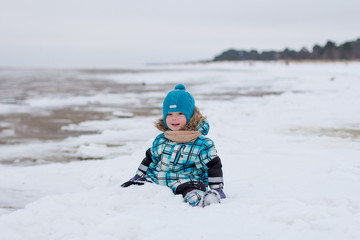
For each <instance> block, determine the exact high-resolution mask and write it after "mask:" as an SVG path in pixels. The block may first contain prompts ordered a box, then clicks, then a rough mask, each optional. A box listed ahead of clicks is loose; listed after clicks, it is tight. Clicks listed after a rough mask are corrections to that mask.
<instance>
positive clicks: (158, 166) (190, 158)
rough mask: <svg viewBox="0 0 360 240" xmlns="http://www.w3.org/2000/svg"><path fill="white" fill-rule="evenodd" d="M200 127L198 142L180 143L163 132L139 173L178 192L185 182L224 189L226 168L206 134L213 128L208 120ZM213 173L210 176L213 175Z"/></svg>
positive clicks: (157, 138) (154, 143) (141, 165)
mask: <svg viewBox="0 0 360 240" xmlns="http://www.w3.org/2000/svg"><path fill="white" fill-rule="evenodd" d="M198 129H199V130H200V131H201V133H202V135H200V136H199V137H198V138H197V139H196V140H195V141H194V142H189V143H177V142H173V141H170V140H169V139H167V138H166V137H165V134H164V133H162V134H159V135H158V136H157V137H156V138H155V140H154V142H153V144H152V147H151V148H150V151H147V154H146V155H147V156H146V158H145V159H144V160H143V162H142V164H140V167H139V169H138V171H137V175H139V176H142V177H145V178H146V179H147V180H149V181H152V182H154V183H157V184H160V185H163V186H168V187H169V188H171V189H172V191H173V192H174V193H175V194H179V193H177V192H176V190H177V188H178V187H179V186H180V185H183V184H189V183H194V182H200V183H202V184H204V186H206V187H207V186H208V185H210V188H222V185H223V180H222V170H221V162H220V158H219V157H218V156H217V151H216V149H215V145H214V142H213V141H212V140H211V139H209V138H207V137H205V135H206V134H207V133H208V131H209V123H208V122H207V120H205V121H204V122H202V123H201V124H200V125H199V127H198ZM209 175H210V176H209Z"/></svg>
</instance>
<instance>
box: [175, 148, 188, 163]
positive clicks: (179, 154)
mask: <svg viewBox="0 0 360 240" xmlns="http://www.w3.org/2000/svg"><path fill="white" fill-rule="evenodd" d="M183 148H185V145H182V146H181V147H180V149H179V150H178V152H177V154H176V156H175V160H174V164H177V163H178V162H179V159H180V157H181V153H182V150H183Z"/></svg>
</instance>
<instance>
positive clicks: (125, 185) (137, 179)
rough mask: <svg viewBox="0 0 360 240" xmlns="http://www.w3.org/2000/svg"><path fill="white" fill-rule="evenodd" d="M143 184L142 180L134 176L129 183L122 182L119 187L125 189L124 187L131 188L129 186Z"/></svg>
mask: <svg viewBox="0 0 360 240" xmlns="http://www.w3.org/2000/svg"><path fill="white" fill-rule="evenodd" d="M144 184H145V182H144V179H143V178H142V177H140V176H139V175H137V174H136V175H135V176H134V177H133V178H131V179H130V180H129V181H127V182H124V183H123V184H121V187H123V188H126V187H128V186H131V185H144Z"/></svg>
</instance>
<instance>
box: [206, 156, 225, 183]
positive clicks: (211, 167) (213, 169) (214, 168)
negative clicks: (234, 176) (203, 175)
mask: <svg viewBox="0 0 360 240" xmlns="http://www.w3.org/2000/svg"><path fill="white" fill-rule="evenodd" d="M206 166H207V167H208V170H207V173H208V182H209V187H210V188H211V189H219V188H220V189H222V188H223V186H224V180H223V171H222V164H221V160H220V158H219V157H218V156H216V157H215V158H213V159H212V160H211V161H210V162H209V163H208V164H206Z"/></svg>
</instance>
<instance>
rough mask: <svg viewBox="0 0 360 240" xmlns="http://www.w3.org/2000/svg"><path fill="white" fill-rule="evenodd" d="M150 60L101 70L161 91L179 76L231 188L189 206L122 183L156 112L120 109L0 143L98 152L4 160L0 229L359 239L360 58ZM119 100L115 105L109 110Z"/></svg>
mask: <svg viewBox="0 0 360 240" xmlns="http://www.w3.org/2000/svg"><path fill="white" fill-rule="evenodd" d="M158 68H159V69H160V70H161V71H154V72H152V71H144V72H142V73H137V74H131V73H123V74H117V75H116V74H114V75H106V78H109V79H112V80H114V81H118V82H126V81H135V82H138V83H141V82H144V81H145V82H146V84H147V86H149V87H152V86H156V85H159V84H160V85H161V84H164V85H166V86H168V87H169V88H166V89H167V90H166V91H168V90H170V89H171V87H173V85H174V84H176V83H180V82H181V83H183V84H185V85H186V86H187V89H188V90H189V91H190V92H191V93H192V94H193V95H194V97H195V100H196V104H197V105H198V107H199V108H200V109H201V111H202V112H203V113H204V114H205V115H206V116H208V119H209V122H210V125H211V128H210V134H209V137H211V138H212V139H213V140H214V141H215V144H216V147H217V150H218V152H219V156H220V157H221V159H222V162H223V171H224V178H225V188H224V191H225V193H226V194H227V199H224V200H223V201H222V203H221V204H219V205H211V206H209V207H206V208H204V209H202V208H192V207H190V206H188V205H187V204H185V203H184V202H183V200H182V197H181V196H174V195H173V194H172V193H171V191H170V190H169V189H167V188H166V187H161V186H157V185H153V184H146V185H144V186H134V187H129V188H126V189H124V188H121V187H120V185H121V183H123V182H125V181H127V180H128V179H129V178H131V177H132V176H133V175H134V173H135V171H136V168H137V167H138V164H139V163H140V161H141V160H142V158H143V157H144V154H145V151H146V149H147V148H148V147H149V146H150V144H151V142H152V140H153V138H154V137H155V136H156V135H157V134H158V131H157V130H156V129H155V128H154V127H153V122H154V121H155V120H156V119H157V116H152V115H151V116H133V115H131V114H128V113H126V112H125V115H126V116H127V117H125V118H114V119H108V120H98V121H87V122H82V123H79V124H69V125H68V126H67V127H65V128H64V130H66V129H77V130H79V131H88V130H95V131H97V132H98V133H97V134H92V135H82V136H79V137H72V138H67V139H65V140H63V141H60V142H32V143H27V144H21V145H14V146H10V145H3V146H0V150H1V152H2V153H3V154H2V156H1V157H0V160H1V159H6V158H8V157H14V156H15V157H21V156H26V153H28V152H29V151H32V152H33V154H34V155H36V156H39V157H43V158H44V159H45V158H46V156H47V154H48V153H49V152H54V151H55V152H56V151H72V152H73V153H74V154H75V156H77V157H79V158H84V159H86V158H99V159H100V158H101V159H102V160H91V161H73V162H69V163H48V162H47V164H42V165H32V166H21V165H20V166H18V165H16V166H9V165H0V172H1V174H0V191H1V196H0V203H2V204H1V206H4V203H9V204H12V207H14V208H17V210H16V211H12V210H9V209H6V208H2V209H0V214H2V215H0V233H1V234H0V239H1V240H3V239H4V240H18V239H19V240H20V239H26V240H32V239H34V240H35V239H36V240H41V239H44V240H51V239H66V240H71V239H76V240H80V239H87V240H88V239H106V240H113V239H114V240H115V239H147V240H148V239H185V238H186V239H266V240H267V239H277V240H281V239H292V240H296V239H299V240H300V239H301V240H303V239H316V240H319V239H326V240H329V239H330V240H331V239H334V240H335V239H360V228H359V226H360V188H359V186H358V185H359V181H360V158H359V156H360V135H359V131H360V121H359V120H360V107H359V106H360V97H359V93H360V70H359V69H360V63H299V64H293V63H291V64H290V65H285V64H283V63H276V62H273V63H254V64H249V63H217V64H207V65H202V64H194V65H183V66H166V67H164V66H159V67H158ZM109 79H105V80H109ZM166 91H165V92H159V91H149V92H148V93H146V94H140V93H128V94H124V95H123V97H121V96H120V99H119V96H118V95H116V94H103V93H101V94H98V95H95V96H74V97H68V98H66V99H65V100H64V101H62V100H61V98H60V97H58V96H57V97H54V98H50V97H38V98H32V99H28V100H26V104H25V105H26V106H21V108H23V107H28V108H30V109H32V110H34V109H42V108H58V107H62V104H63V106H64V105H69V104H71V102H72V101H76V102H77V103H78V104H81V105H86V104H88V103H89V102H91V101H92V102H93V101H98V102H101V103H106V104H115V103H116V102H117V101H123V102H124V104H135V105H136V104H137V105H139V106H140V105H142V104H143V102H144V101H149V102H151V101H152V102H151V103H152V104H153V105H156V106H161V98H162V97H164V96H165V94H166ZM1 108H2V107H0V112H8V111H10V110H9V108H5V109H1ZM15 109H16V111H18V110H19V109H18V108H15ZM20 110H21V109H20ZM20 110H19V111H20ZM24 111H25V110H24ZM29 111H30V110H29ZM122 112H123V111H122V110H118V111H116V110H114V115H119V114H120V113H121V114H122ZM121 114H120V115H121ZM3 134H8V133H3Z"/></svg>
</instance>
